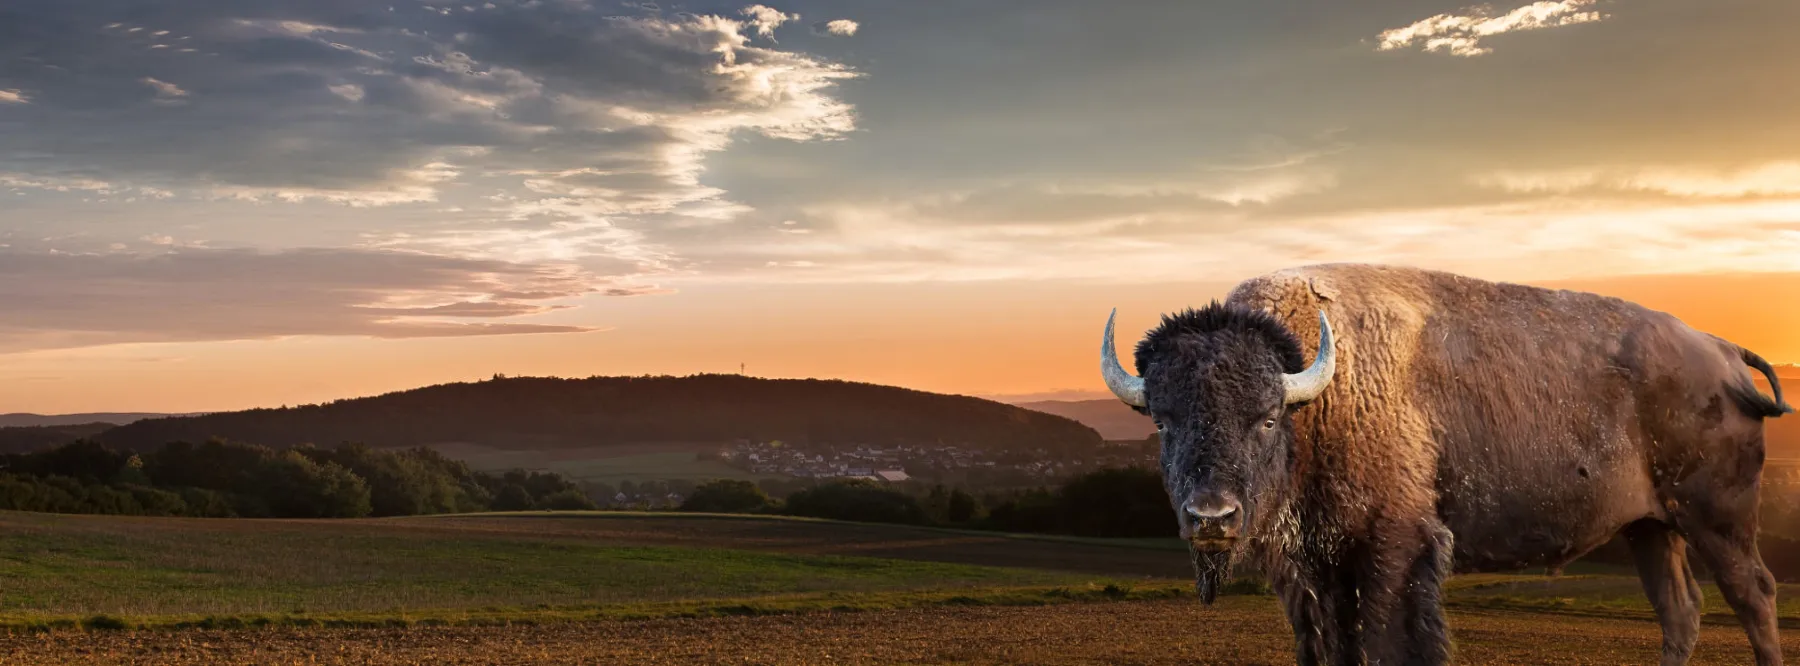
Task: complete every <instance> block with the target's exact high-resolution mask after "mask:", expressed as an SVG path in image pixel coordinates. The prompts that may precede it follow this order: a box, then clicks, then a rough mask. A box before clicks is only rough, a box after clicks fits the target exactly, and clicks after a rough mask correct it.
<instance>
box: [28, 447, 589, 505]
mask: <svg viewBox="0 0 1800 666" xmlns="http://www.w3.org/2000/svg"><path fill="white" fill-rule="evenodd" d="M593 508H597V506H596V505H595V504H594V502H593V501H592V500H591V499H589V498H588V496H587V495H586V494H585V493H583V492H582V491H581V489H580V488H579V487H578V486H577V485H576V484H575V483H573V482H571V481H569V480H568V479H566V478H564V477H562V476H561V475H558V474H554V473H542V472H523V471H512V472H506V473H502V474H493V473H487V472H477V471H473V470H471V469H469V467H468V465H467V464H465V463H463V462H461V461H457V460H451V459H449V458H446V457H444V456H443V455H442V454H440V453H438V452H436V451H433V450H431V449H428V448H423V447H420V448H412V449H404V450H383V449H372V448H369V447H368V446H365V445H362V444H356V443H348V444H343V445H340V446H337V447H335V448H321V447H316V446H311V445H303V446H297V447H294V448H290V449H280V450H278V449H272V448H270V447H266V446H261V445H257V444H246V443H241V442H232V441H226V440H222V439H216V438H215V439H209V440H207V441H205V442H203V443H200V444H193V443H190V442H183V441H177V442H171V443H168V444H165V445H163V446H161V447H158V448H156V449H154V450H152V451H148V452H144V453H136V452H132V451H121V450H118V449H114V448H112V447H109V446H107V445H105V444H102V443H99V442H95V441H93V440H87V439H83V440H77V441H75V442H71V443H68V444H64V445H62V446H58V447H55V448H51V449H44V450H40V451H36V452H32V453H15V454H5V455H0V509H9V510H16V511H40V512H51V513H103V514H118V515H146V516H195V517H246V518H361V517H365V516H409V515H421V514H433V513H457V512H476V511H523V510H531V509H593Z"/></svg>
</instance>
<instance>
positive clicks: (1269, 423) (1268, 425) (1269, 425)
mask: <svg viewBox="0 0 1800 666" xmlns="http://www.w3.org/2000/svg"><path fill="white" fill-rule="evenodd" d="M1274 429H1275V419H1268V420H1265V421H1263V430H1274Z"/></svg>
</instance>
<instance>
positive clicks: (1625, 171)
mask: <svg viewBox="0 0 1800 666" xmlns="http://www.w3.org/2000/svg"><path fill="white" fill-rule="evenodd" d="M1474 180H1475V182H1476V183H1477V184H1480V185H1482V186H1485V187H1494V188H1499V189H1504V190H1507V191H1511V192H1521V193H1557V194H1568V193H1573V192H1581V191H1607V190H1611V191H1618V192H1644V193H1652V194H1661V195H1667V196H1673V197H1684V198H1693V199H1732V198H1747V197H1794V196H1800V161H1795V160H1781V161H1774V162H1766V163H1762V164H1754V165H1748V166H1741V167H1737V168H1724V169H1719V168H1700V167H1692V166H1686V167H1684V166H1668V165H1635V166H1614V167H1606V168H1598V167H1596V168H1575V169H1562V170H1552V171H1496V172H1492V173H1488V174H1483V175H1480V176H1477V177H1476V178H1475V179H1474Z"/></svg>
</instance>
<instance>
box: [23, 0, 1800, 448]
mask: <svg viewBox="0 0 1800 666" xmlns="http://www.w3.org/2000/svg"><path fill="white" fill-rule="evenodd" d="M1351 5H1352V3H1343V2H1331V1H1326V0H1304V1H1302V0H1258V1H1257V2H1243V1H1238V2H1218V1H1210V0H1207V1H1187V0H1184V1H1173V0H1171V1H1166V2H1149V1H1121V2H1108V3H1098V2H1092V1H1091V0H1087V1H1083V2H1076V1H1073V0H983V1H981V2H958V3H950V2H892V1H891V0H890V1H875V0H831V1H829V2H826V1H814V0H805V1H796V2H785V1H783V0H770V3H769V4H750V3H713V2H706V3H653V2H617V1H612V2H600V1H593V2H589V1H585V0H524V1H499V0H496V1H495V2H477V3H468V2H446V3H418V2H409V1H407V0H396V1H394V2H391V3H381V2H367V1H366V0H305V1H299V0H295V1H277V0H183V1H181V2H175V1H154V2H152V1H144V0H130V1H127V0H54V1H53V0H16V1H14V2H8V3H5V5H4V6H0V412H21V411H25V412H40V413H53V412H75V411H113V410H139V411H176V412H181V411H211V410H225V409H240V408H247V407H254V406H278V405H282V404H304V403H313V402H322V401H328V400H332V399H336V398H342V397H352V396H357V395H368V394H374V393H380V392H386V391H392V390H400V389H405V388H411V387H416V386H422V385H428V384H435V383H441V382H447V381H468V380H475V379H482V378H486V377H489V376H491V375H494V374H506V375H556V376H565V377H580V376H589V375H639V374H675V375H682V374H691V373H698V372H737V371H739V370H740V368H742V369H743V371H745V372H747V373H748V374H752V375H758V376H769V377H832V378H843V379H851V380H857V381H869V382H878V383H884V384H895V385H901V386H908V387H912V388H918V389H923V390H930V391H941V392H948V393H961V394H970V395H984V396H1004V397H1007V398H1008V399H1022V398H1024V397H1028V396H1035V397H1081V396H1103V395H1104V393H1101V391H1103V390H1104V389H1103V385H1102V384H1101V383H1100V378H1099V373H1098V368H1097V365H1098V360H1097V358H1095V353H1094V352H1095V351H1097V350H1096V345H1097V342H1098V339H1099V334H1100V330H1101V328H1102V327H1103V326H1104V324H1105V320H1106V315H1107V313H1108V312H1109V311H1110V310H1111V309H1112V308H1114V307H1117V308H1119V326H1120V327H1121V331H1122V333H1121V337H1122V338H1125V339H1127V340H1129V339H1131V338H1134V337H1135V335H1136V334H1137V333H1138V332H1141V331H1143V330H1145V329H1147V328H1149V327H1150V326H1152V325H1153V324H1154V323H1155V322H1156V320H1157V318H1158V317H1159V316H1160V315H1161V314H1162V313H1165V312H1169V311H1173V310H1177V309H1180V308H1183V307H1187V306H1190V305H1202V304H1204V303H1205V302H1207V301H1209V300H1211V299H1214V298H1218V297H1221V296H1223V295H1224V293H1225V292H1226V291H1227V290H1228V289H1229V288H1230V287H1231V285H1232V284H1234V283H1236V282H1237V281H1239V280H1242V279H1245V278H1248V277H1251V276H1253V275H1256V274H1259V273H1263V272H1267V271H1271V270H1277V269H1281V268H1285V267H1290V266H1297V265H1304V264H1310V263H1324V262H1338V261H1358V262H1377V263H1391V264H1406V265H1415V266H1421V267H1426V268H1435V269H1442V270H1451V271H1456V272H1459V273H1463V274H1466V275H1471V276H1475V277H1481V278H1487V279H1495V280H1506V281H1513V282H1524V283H1530V284H1542V285H1547V286H1560V287H1568V288H1578V289H1583V290H1589V291H1596V292H1600V293H1607V294H1610V295H1617V296H1621V297H1626V298H1631V299H1634V300H1638V301H1639V302H1642V303H1644V304H1645V305H1647V306H1650V307H1653V308H1656V309H1661V310H1665V311H1668V312H1671V313H1674V314H1676V315H1677V316H1680V317H1682V318H1683V319H1684V320H1685V321H1687V322H1689V323H1690V324H1693V325H1695V326H1696V327H1699V328H1702V329H1704V330H1708V331H1711V332H1714V333H1717V334H1720V335H1722V336H1725V337H1727V338H1729V339H1732V340H1734V341H1736V342H1739V343H1740V344H1744V345H1745V346H1748V347H1750V348H1752V349H1754V350H1756V351H1758V352H1759V353H1761V354H1763V355H1764V356H1766V357H1768V358H1770V359H1771V360H1774V361H1777V362H1788V363H1792V362H1800V308H1797V307H1796V305H1800V114H1795V113H1794V109H1796V108H1800V86H1795V85H1793V82H1794V81H1796V80H1800V43H1796V42H1795V41H1794V40H1792V39H1789V38H1788V37H1789V35H1788V34H1787V32H1789V31H1788V30H1787V26H1793V25H1800V4H1797V3H1793V2H1790V1H1788V0H1715V1H1713V2H1696V1H1694V0H1560V1H1540V2H1534V3H1524V2H1519V0H1501V1H1500V2H1498V3H1494V4H1487V5H1469V4H1464V3H1461V2H1439V1H1427V0H1387V1H1383V2H1378V3H1355V6H1351Z"/></svg>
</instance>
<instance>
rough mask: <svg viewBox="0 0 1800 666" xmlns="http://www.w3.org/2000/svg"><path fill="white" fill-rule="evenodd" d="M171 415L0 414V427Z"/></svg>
mask: <svg viewBox="0 0 1800 666" xmlns="http://www.w3.org/2000/svg"><path fill="white" fill-rule="evenodd" d="M159 416H172V415H171V414H153V413H149V412H100V413H94V414H24V413H19V414H0V428H45V427H55V426H72V425H84V424H88V423H106V424H110V425H125V424H127V423H131V422H133V421H141V420H143V419H150V418H156V417H159Z"/></svg>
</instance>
